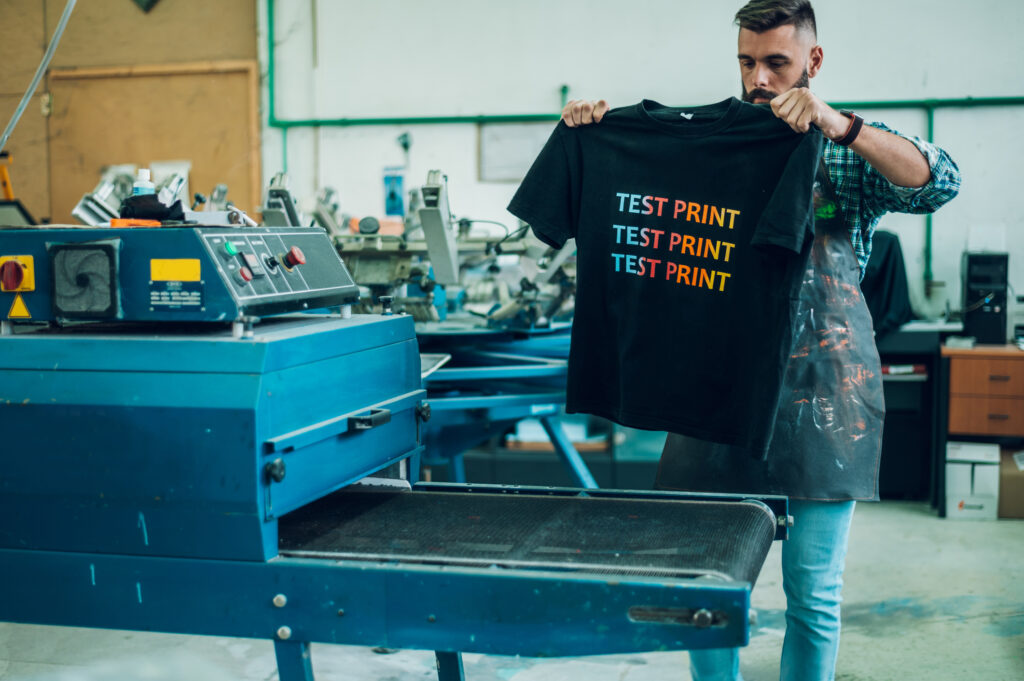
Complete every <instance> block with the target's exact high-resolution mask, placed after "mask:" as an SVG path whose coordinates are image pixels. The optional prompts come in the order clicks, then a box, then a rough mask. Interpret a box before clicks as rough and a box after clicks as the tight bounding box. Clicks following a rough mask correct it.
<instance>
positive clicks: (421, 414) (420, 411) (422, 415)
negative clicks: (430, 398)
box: [416, 402, 430, 423]
mask: <svg viewBox="0 0 1024 681" xmlns="http://www.w3.org/2000/svg"><path fill="white" fill-rule="evenodd" d="M416 416H417V417H418V418H419V420H420V421H423V422H424V423H426V422H427V421H429V420H430V402H424V403H423V404H421V405H419V406H418V407H416Z"/></svg>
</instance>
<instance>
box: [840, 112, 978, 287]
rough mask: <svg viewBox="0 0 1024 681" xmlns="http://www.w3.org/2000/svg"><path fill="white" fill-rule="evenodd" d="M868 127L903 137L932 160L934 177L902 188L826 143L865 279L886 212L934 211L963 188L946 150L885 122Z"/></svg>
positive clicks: (852, 155)
mask: <svg viewBox="0 0 1024 681" xmlns="http://www.w3.org/2000/svg"><path fill="white" fill-rule="evenodd" d="M868 125H870V126H872V127H874V128H878V129H879V130H885V131H887V132H891V133H893V134H895V135H899V136H900V137H902V138H903V139H905V140H909V141H910V142H912V143H913V144H914V146H916V147H917V148H918V149H919V150H920V151H921V153H922V154H923V155H924V157H925V158H926V159H927V160H928V167H929V168H930V169H931V172H932V178H931V180H929V182H928V184H926V185H924V186H923V187H899V186H897V185H895V184H893V183H892V182H890V181H889V180H887V179H886V178H885V176H884V175H882V174H881V173H880V172H878V171H877V170H875V168H873V167H872V166H871V164H870V163H868V162H867V161H865V160H864V159H863V158H862V157H861V156H860V155H858V154H857V153H856V152H855V151H853V150H852V149H850V148H848V147H841V146H839V145H837V144H834V143H833V142H832V141H830V140H826V141H825V150H824V154H823V156H824V159H825V166H826V168H827V169H828V174H829V178H830V179H831V180H832V184H833V186H835V189H836V194H837V197H836V198H837V199H838V201H839V205H840V207H841V208H842V211H843V215H844V217H845V218H846V223H847V225H846V226H847V229H849V231H850V241H851V242H852V243H853V250H854V252H855V253H856V254H857V261H858V263H859V264H860V273H861V277H863V276H864V268H865V267H866V266H867V262H868V257H869V256H870V255H871V237H872V235H873V234H874V232H875V227H876V226H877V225H878V222H879V220H881V218H882V216H883V215H885V214H886V213H932V212H934V211H936V210H938V209H939V208H940V207H941V206H943V205H944V204H946V203H948V202H949V201H950V200H951V199H952V198H953V197H955V196H956V195H957V193H958V192H959V191H960V169H959V168H957V165H956V163H954V162H953V159H952V158H950V157H949V154H947V153H946V152H945V151H943V150H942V149H940V148H939V147H937V146H935V145H934V144H929V143H928V142H925V141H924V140H922V139H919V138H917V137H911V136H908V135H903V134H901V133H899V132H897V131H895V130H892V129H890V128H887V127H886V126H885V125H882V124H881V123H869V124H868Z"/></svg>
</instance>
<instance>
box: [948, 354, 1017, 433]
mask: <svg viewBox="0 0 1024 681" xmlns="http://www.w3.org/2000/svg"><path fill="white" fill-rule="evenodd" d="M943 355H944V356H946V357H949V360H950V361H949V433H950V434H955V435H981V436H986V435H987V436H995V437H1024V352H1022V351H1021V350H1019V349H1017V348H1015V347H1014V346H1011V345H1006V346H978V347H975V348H971V349H969V350H954V349H950V348H944V349H943Z"/></svg>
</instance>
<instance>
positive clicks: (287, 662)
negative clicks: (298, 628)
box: [274, 641, 313, 681]
mask: <svg viewBox="0 0 1024 681" xmlns="http://www.w3.org/2000/svg"><path fill="white" fill-rule="evenodd" d="M274 654H275V655H276V656H277V677H278V678H279V679H280V681H313V663H312V661H311V660H310V658H309V643H308V642H307V641H274Z"/></svg>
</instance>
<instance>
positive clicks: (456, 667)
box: [282, 651, 466, 681]
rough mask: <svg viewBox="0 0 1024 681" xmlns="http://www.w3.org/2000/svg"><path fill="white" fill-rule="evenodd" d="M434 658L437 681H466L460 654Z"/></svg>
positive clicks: (438, 654)
mask: <svg viewBox="0 0 1024 681" xmlns="http://www.w3.org/2000/svg"><path fill="white" fill-rule="evenodd" d="M434 656H435V657H437V681H466V672H465V671H464V670H463V669H462V653H447V652H441V651H437V652H435V653H434ZM282 681H284V680H283V679H282Z"/></svg>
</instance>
